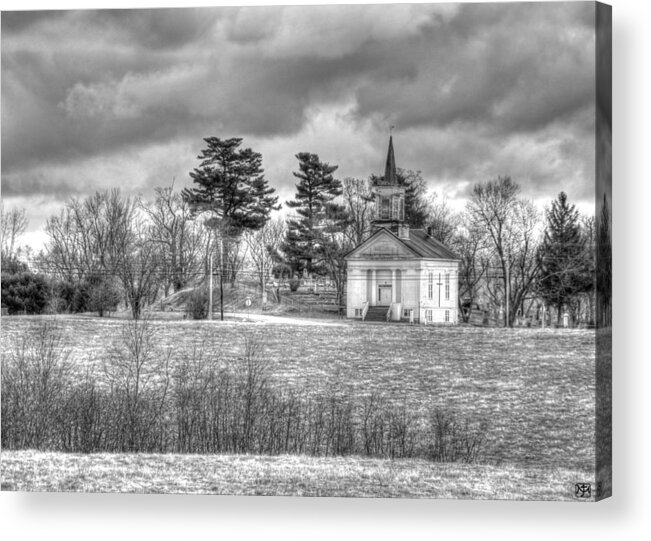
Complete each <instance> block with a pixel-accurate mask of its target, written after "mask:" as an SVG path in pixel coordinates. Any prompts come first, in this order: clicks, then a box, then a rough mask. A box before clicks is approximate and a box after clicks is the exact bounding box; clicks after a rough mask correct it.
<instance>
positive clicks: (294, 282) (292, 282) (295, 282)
mask: <svg viewBox="0 0 651 541" xmlns="http://www.w3.org/2000/svg"><path fill="white" fill-rule="evenodd" d="M300 284H301V281H300V280H299V279H298V277H297V276H296V275H294V276H293V277H292V278H290V279H289V290H290V291H292V292H296V291H298V286H299V285H300Z"/></svg>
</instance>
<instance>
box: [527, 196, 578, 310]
mask: <svg viewBox="0 0 651 541" xmlns="http://www.w3.org/2000/svg"><path fill="white" fill-rule="evenodd" d="M545 215H546V219H547V227H546V230H545V236H544V239H543V243H542V246H541V248H540V252H539V258H540V268H541V273H540V279H539V281H538V288H539V291H540V294H541V296H542V298H543V299H544V300H545V301H546V302H547V303H549V304H551V305H552V306H554V307H556V309H557V320H558V321H559V322H560V316H561V312H562V310H563V307H564V306H566V305H567V304H568V302H569V301H570V300H571V299H572V297H573V296H575V295H576V294H577V293H579V292H581V291H585V290H586V268H587V267H589V265H590V262H589V260H587V259H586V255H587V253H588V252H587V251H586V249H585V242H586V238H585V235H583V232H582V230H581V224H580V222H579V212H578V211H577V210H576V207H575V205H570V204H568V201H567V195H566V194H565V193H564V192H561V193H560V194H559V195H558V197H557V198H556V199H555V200H554V201H553V202H552V205H551V208H550V209H548V210H547V211H546V213H545Z"/></svg>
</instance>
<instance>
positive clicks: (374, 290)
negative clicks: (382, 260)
mask: <svg viewBox="0 0 651 541" xmlns="http://www.w3.org/2000/svg"><path fill="white" fill-rule="evenodd" d="M370 304H371V306H375V305H376V304H377V270H375V269H373V270H372V271H371V303H370Z"/></svg>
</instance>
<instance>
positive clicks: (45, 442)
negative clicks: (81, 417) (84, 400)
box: [1, 322, 72, 449]
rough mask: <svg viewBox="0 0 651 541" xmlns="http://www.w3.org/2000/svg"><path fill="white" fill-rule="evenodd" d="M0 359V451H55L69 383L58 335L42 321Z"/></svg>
mask: <svg viewBox="0 0 651 541" xmlns="http://www.w3.org/2000/svg"><path fill="white" fill-rule="evenodd" d="M13 346H14V347H13V349H12V350H11V351H10V353H9V354H7V355H4V356H3V358H2V393H1V394H2V413H1V415H2V425H1V427H2V438H1V441H2V448H3V449H57V448H59V446H60V443H61V440H60V430H59V429H60V426H61V420H62V405H63V404H64V403H65V397H66V395H67V393H68V392H69V389H70V385H71V381H72V378H71V375H72V374H71V365H70V363H69V361H68V356H69V351H68V350H67V349H66V348H65V347H64V343H63V331H62V330H61V329H60V328H58V327H57V326H55V325H54V324H53V323H52V322H42V323H41V324H40V325H39V326H38V327H37V328H36V329H30V331H29V332H27V333H25V334H24V335H23V336H22V337H19V338H18V339H17V340H16V341H15V342H14V344H13Z"/></svg>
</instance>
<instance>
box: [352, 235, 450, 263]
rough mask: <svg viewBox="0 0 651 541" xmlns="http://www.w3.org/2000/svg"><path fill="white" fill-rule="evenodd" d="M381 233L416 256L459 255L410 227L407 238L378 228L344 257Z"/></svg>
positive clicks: (437, 257) (430, 257) (438, 257)
mask: <svg viewBox="0 0 651 541" xmlns="http://www.w3.org/2000/svg"><path fill="white" fill-rule="evenodd" d="M381 234H388V235H390V236H391V237H393V238H394V239H395V240H397V241H398V242H400V243H402V244H403V245H404V246H406V247H407V248H408V249H409V250H410V251H411V252H412V253H413V254H414V256H415V257H417V258H424V259H446V260H455V261H456V260H458V259H459V256H457V254H455V253H454V252H453V251H452V250H450V249H449V248H448V247H447V246H445V245H444V244H443V243H441V242H439V241H438V240H436V239H434V238H432V237H431V236H429V235H428V234H427V233H426V232H425V231H423V230H422V229H410V230H409V238H400V237H398V235H396V234H395V233H393V232H392V231H390V230H389V229H386V228H383V227H382V228H380V229H378V230H377V231H376V232H375V233H374V234H373V235H371V236H370V237H369V238H368V239H366V240H365V241H364V242H362V243H361V244H360V245H358V246H357V247H355V248H353V249H352V250H351V251H350V252H348V253H347V254H346V255H345V258H346V259H348V258H349V257H351V256H353V255H354V254H355V252H357V251H358V250H360V249H361V248H362V247H363V246H364V245H365V244H367V243H369V242H370V241H371V240H372V239H373V238H375V237H377V236H378V235H381Z"/></svg>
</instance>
